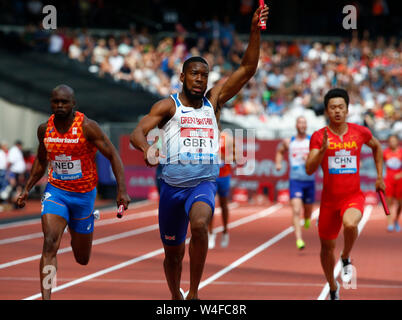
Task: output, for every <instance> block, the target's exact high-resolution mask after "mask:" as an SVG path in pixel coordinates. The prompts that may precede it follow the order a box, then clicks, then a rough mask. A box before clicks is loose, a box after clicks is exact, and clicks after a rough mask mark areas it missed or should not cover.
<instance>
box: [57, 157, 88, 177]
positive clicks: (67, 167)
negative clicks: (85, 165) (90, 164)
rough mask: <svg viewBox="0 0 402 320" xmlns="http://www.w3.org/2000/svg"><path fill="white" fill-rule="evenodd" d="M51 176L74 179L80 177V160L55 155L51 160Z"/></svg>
mask: <svg viewBox="0 0 402 320" xmlns="http://www.w3.org/2000/svg"><path fill="white" fill-rule="evenodd" d="M52 168H53V178H55V179H59V180H76V179H80V178H82V170H81V160H71V156H64V155H63V156H56V160H52Z"/></svg>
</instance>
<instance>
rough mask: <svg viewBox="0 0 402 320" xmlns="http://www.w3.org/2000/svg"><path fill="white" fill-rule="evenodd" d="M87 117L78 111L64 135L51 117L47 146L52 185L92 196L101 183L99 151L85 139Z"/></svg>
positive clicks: (45, 142) (47, 131)
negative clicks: (91, 193)
mask: <svg viewBox="0 0 402 320" xmlns="http://www.w3.org/2000/svg"><path fill="white" fill-rule="evenodd" d="M84 118H85V116H84V114H83V113H81V112H78V111H76V112H75V117H74V122H73V124H72V125H71V127H70V129H69V130H68V131H67V132H66V133H65V134H61V133H59V132H58V131H57V129H56V127H55V125H54V122H53V119H54V115H52V116H50V118H49V120H48V122H47V129H46V133H45V138H44V144H45V147H46V150H47V154H48V161H49V169H48V174H49V183H50V184H52V185H53V186H55V187H57V188H60V189H63V190H66V191H72V192H89V191H91V190H93V189H94V188H95V187H96V185H97V183H98V174H97V171H96V163H95V154H96V151H97V148H96V147H95V146H94V145H93V144H91V143H89V142H88V141H87V139H86V138H85V136H84V133H83V129H82V123H83V121H84Z"/></svg>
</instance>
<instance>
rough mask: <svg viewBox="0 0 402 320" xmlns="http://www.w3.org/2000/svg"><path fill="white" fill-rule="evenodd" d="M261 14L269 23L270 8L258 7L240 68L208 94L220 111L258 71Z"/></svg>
mask: <svg viewBox="0 0 402 320" xmlns="http://www.w3.org/2000/svg"><path fill="white" fill-rule="evenodd" d="M260 12H261V19H262V20H264V21H267V18H268V7H267V6H266V5H265V6H264V8H263V9H261V7H258V9H257V10H256V11H255V13H254V16H253V19H252V22H251V31H250V38H249V41H248V46H247V49H246V52H245V53H244V56H243V58H242V61H241V65H240V67H239V68H238V69H237V70H235V71H234V72H233V73H232V74H231V75H230V77H229V78H228V80H227V81H226V82H225V83H224V84H223V85H222V86H216V87H214V88H212V89H211V90H210V91H209V92H208V94H207V98H208V99H209V100H210V101H211V103H212V104H213V105H214V106H216V108H218V109H220V108H221V107H222V106H223V105H224V104H225V102H226V101H228V100H229V99H231V98H232V97H233V96H234V95H235V94H237V93H238V92H239V91H240V89H241V88H242V87H243V86H244V85H245V84H246V83H247V81H249V80H250V78H251V77H252V76H253V75H254V74H255V72H256V70H257V66H258V60H259V57H260V27H259V16H260Z"/></svg>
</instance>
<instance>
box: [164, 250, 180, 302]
mask: <svg viewBox="0 0 402 320" xmlns="http://www.w3.org/2000/svg"><path fill="white" fill-rule="evenodd" d="M185 247H186V245H185V242H183V243H182V244H180V245H177V246H170V245H167V244H163V248H164V249H165V259H164V260H163V269H164V271H165V276H166V281H167V283H168V287H169V290H170V293H171V294H172V300H181V299H182V298H183V297H182V296H181V293H180V279H181V270H182V261H183V257H184V252H185Z"/></svg>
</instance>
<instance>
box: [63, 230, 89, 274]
mask: <svg viewBox="0 0 402 320" xmlns="http://www.w3.org/2000/svg"><path fill="white" fill-rule="evenodd" d="M69 231H70V234H71V247H72V248H73V253H74V258H75V261H77V262H78V263H79V264H81V265H84V266H85V265H87V264H88V262H89V258H90V256H91V249H92V238H93V232H91V233H78V232H76V231H74V230H72V229H71V228H69Z"/></svg>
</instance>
